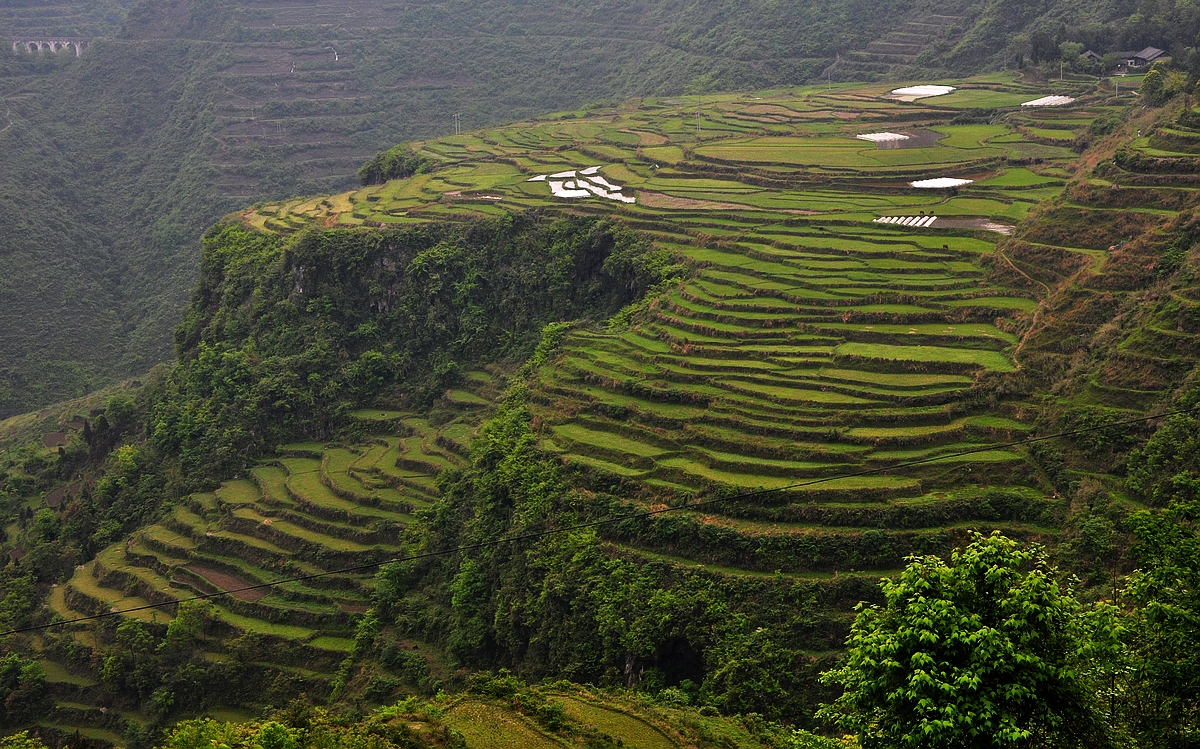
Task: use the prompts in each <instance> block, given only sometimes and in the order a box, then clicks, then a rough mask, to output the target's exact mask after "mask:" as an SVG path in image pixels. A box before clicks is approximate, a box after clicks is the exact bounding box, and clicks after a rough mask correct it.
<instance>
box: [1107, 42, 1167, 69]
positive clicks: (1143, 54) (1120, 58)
mask: <svg viewBox="0 0 1200 749" xmlns="http://www.w3.org/2000/svg"><path fill="white" fill-rule="evenodd" d="M1165 57H1167V53H1166V52H1164V51H1163V50H1161V49H1159V48H1158V47H1146V48H1145V49H1143V50H1141V51H1139V52H1134V51H1126V52H1118V53H1117V68H1118V69H1122V68H1144V67H1145V66H1147V65H1151V64H1153V63H1155V62H1158V61H1159V60H1162V59H1164V58H1165Z"/></svg>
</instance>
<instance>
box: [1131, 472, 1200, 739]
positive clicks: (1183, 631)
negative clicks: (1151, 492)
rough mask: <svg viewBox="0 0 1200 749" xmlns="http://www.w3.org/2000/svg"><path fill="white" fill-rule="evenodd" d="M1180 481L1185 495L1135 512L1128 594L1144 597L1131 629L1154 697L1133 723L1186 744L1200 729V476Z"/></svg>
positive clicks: (1145, 684) (1147, 691) (1144, 682)
mask: <svg viewBox="0 0 1200 749" xmlns="http://www.w3.org/2000/svg"><path fill="white" fill-rule="evenodd" d="M1177 482H1178V483H1179V484H1180V487H1179V489H1180V491H1179V499H1178V500H1176V501H1173V502H1171V503H1170V504H1168V505H1167V507H1166V508H1164V509H1163V510H1161V511H1159V512H1151V511H1143V512H1139V513H1136V514H1134V515H1132V516H1131V517H1130V519H1129V523H1130V526H1131V527H1132V528H1133V534H1134V546H1133V554H1134V556H1135V557H1136V559H1137V560H1138V569H1137V571H1136V572H1134V574H1133V575H1132V576H1131V577H1130V581H1129V587H1128V590H1127V593H1128V595H1129V597H1130V598H1131V599H1132V600H1133V601H1134V602H1136V603H1137V604H1138V608H1137V610H1136V612H1135V613H1134V622H1133V626H1132V627H1131V629H1132V631H1133V632H1134V633H1136V640H1135V642H1136V643H1137V645H1136V648H1137V651H1138V652H1137V655H1136V664H1137V668H1138V672H1139V673H1138V675H1137V676H1138V681H1140V682H1141V686H1142V688H1143V691H1142V694H1143V695H1148V697H1149V698H1148V699H1146V700H1143V701H1142V704H1143V705H1144V706H1145V707H1146V708H1147V709H1146V710H1143V711H1140V712H1139V714H1137V715H1135V716H1134V719H1135V725H1134V726H1133V728H1134V730H1135V732H1136V733H1138V734H1141V735H1151V736H1158V737H1162V739H1165V740H1166V743H1165V745H1173V746H1184V745H1189V744H1187V742H1186V740H1185V739H1186V738H1187V737H1194V736H1196V735H1197V734H1198V733H1200V646H1198V645H1197V643H1200V479H1196V478H1191V479H1190V481H1187V480H1185V479H1184V478H1183V477H1182V476H1180V477H1179V478H1178V479H1177ZM1185 484H1186V485H1185ZM1192 741H1193V742H1194V739H1192Z"/></svg>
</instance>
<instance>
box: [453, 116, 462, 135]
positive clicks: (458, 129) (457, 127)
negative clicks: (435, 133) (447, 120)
mask: <svg viewBox="0 0 1200 749" xmlns="http://www.w3.org/2000/svg"><path fill="white" fill-rule="evenodd" d="M461 117H462V115H461V114H458V113H455V114H454V134H455V135H459V134H460V133H462V123H461V121H460V118H461Z"/></svg>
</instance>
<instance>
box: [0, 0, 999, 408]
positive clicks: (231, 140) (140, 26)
mask: <svg viewBox="0 0 1200 749" xmlns="http://www.w3.org/2000/svg"><path fill="white" fill-rule="evenodd" d="M85 7H86V8H87V11H86V13H85V11H84V10H82V9H83V8H85ZM119 7H120V4H114V5H112V6H111V12H110V6H96V5H94V4H93V5H88V6H84V5H82V4H69V3H62V4H58V5H54V6H45V5H42V4H19V5H17V6H13V7H10V8H9V9H8V10H7V11H6V12H7V13H8V15H6V16H4V19H5V20H3V23H4V24H5V25H6V27H7V28H9V29H11V30H12V32H13V33H16V32H17V31H19V30H20V29H28V30H38V29H40V30H42V31H46V32H47V33H49V31H50V30H51V29H54V30H55V32H56V33H67V32H71V33H74V32H75V31H77V32H79V33H81V34H87V35H99V36H103V35H108V36H109V37H110V38H108V39H107V40H103V39H101V40H98V41H96V42H95V43H94V44H93V46H92V47H90V48H89V49H88V50H87V54H85V55H84V56H83V57H82V58H80V59H79V60H75V59H74V58H73V57H70V56H69V55H68V57H70V59H58V57H56V59H53V60H52V59H50V57H51V56H50V55H47V54H33V55H29V54H24V53H23V54H10V52H9V50H7V49H5V50H4V54H3V56H2V57H0V63H2V65H0V68H2V70H3V72H2V73H0V82H2V85H3V91H2V94H3V96H4V106H5V118H4V120H0V128H2V129H3V132H0V139H3V142H4V147H3V149H0V158H2V159H3V161H2V162H0V163H2V164H3V167H2V168H0V180H2V182H0V191H2V194H3V195H4V200H5V210H4V211H3V212H2V213H0V216H2V217H0V221H3V223H2V224H0V230H2V232H3V235H4V236H5V238H6V241H5V243H4V247H3V248H0V252H3V253H4V257H5V258H6V263H7V264H8V265H9V267H12V268H13V269H14V271H13V273H12V274H11V275H9V276H8V277H7V278H6V279H5V280H6V282H7V283H8V287H7V288H9V289H11V290H12V293H10V294H5V295H4V297H3V298H4V300H5V301H4V303H5V306H4V308H3V309H0V320H2V321H3V322H4V323H5V324H3V325H0V336H3V338H0V414H3V415H8V414H12V413H17V412H20V411H23V410H28V409H30V408H33V407H34V406H36V405H39V404H44V403H48V402H52V401H53V400H55V399H59V398H63V397H67V396H72V395H82V394H83V393H86V392H88V391H90V390H91V389H93V388H94V387H96V386H97V385H99V384H102V383H104V382H107V381H111V380H113V379H117V378H120V377H121V376H127V375H130V374H136V373H139V372H144V371H145V370H146V369H148V368H149V366H151V365H152V364H154V363H155V362H158V361H162V360H165V359H167V358H168V357H169V345H168V343H169V336H168V331H169V329H170V327H171V326H172V324H173V322H174V319H175V315H176V313H177V310H178V309H179V308H180V307H181V306H182V305H183V303H184V302H185V301H186V294H187V289H188V288H189V286H190V284H191V283H192V281H193V279H194V277H195V273H196V266H195V256H196V255H195V244H194V242H195V238H196V237H197V236H198V235H199V233H200V232H201V231H202V229H203V228H204V227H205V226H207V225H208V224H209V223H211V222H212V221H213V220H215V219H217V218H218V217H220V216H221V215H223V214H225V213H227V212H229V211H231V210H234V209H236V208H240V207H243V206H245V205H247V204H250V203H252V202H254V201H256V200H262V199H280V198H283V197H287V196H292V195H297V194H312V193H318V192H329V191H336V190H343V189H348V188H349V187H351V186H352V185H353V184H354V181H355V178H354V175H355V172H356V170H357V167H358V166H359V165H360V164H361V163H362V162H363V161H365V160H366V159H367V158H369V157H370V156H371V155H372V154H373V153H375V152H376V151H378V150H379V149H380V148H384V147H387V146H390V145H391V144H393V143H396V142H399V141H403V140H407V139H412V138H428V137H432V136H436V135H439V134H442V133H446V132H450V131H452V130H453V129H454V127H455V125H454V116H455V115H460V118H459V119H460V122H461V124H462V126H463V127H466V128H470V129H474V128H477V127H481V126H485V125H489V124H495V123H499V122H505V121H512V120H515V119H519V118H522V117H529V116H533V115H535V114H538V113H541V112H545V111H551V110H554V109H561V108H569V107H576V106H580V105H582V104H584V103H586V102H595V101H614V100H621V99H624V98H626V97H630V96H646V95H663V94H678V93H679V92H680V91H682V90H683V88H684V87H685V85H687V84H688V83H689V82H691V81H692V80H693V79H694V78H696V77H697V76H701V75H703V74H708V75H711V76H712V79H711V80H714V81H716V82H717V85H719V86H720V87H723V88H727V89H733V88H740V89H745V88H750V87H765V86H774V85H791V84H796V83H799V82H802V81H805V80H808V79H812V78H814V77H817V76H819V75H821V73H822V71H823V70H824V68H825V67H826V66H827V65H828V63H829V61H830V60H832V59H834V58H836V56H837V55H838V54H839V53H841V52H848V51H849V50H854V49H867V48H868V47H870V45H871V44H873V43H874V44H876V47H874V48H871V49H884V50H885V52H886V53H887V54H900V55H901V56H902V57H904V58H905V59H907V58H908V57H911V56H912V54H911V53H913V52H914V51H915V50H916V46H914V45H923V44H926V43H927V42H928V43H929V44H930V45H932V47H931V48H935V47H936V48H938V49H941V48H942V47H941V46H939V45H942V46H945V45H951V46H953V45H954V44H956V43H957V41H956V40H958V39H959V38H960V36H961V34H962V33H965V30H967V29H970V28H974V26H972V24H974V23H975V22H976V21H977V20H978V19H977V17H976V15H975V14H976V13H977V11H976V10H975V6H974V5H973V4H969V3H961V2H957V0H945V1H944V2H929V3H918V4H913V3H909V2H900V1H899V0H893V1H892V2H888V3H884V4H880V3H878V2H872V3H866V2H862V1H860V0H853V1H852V2H839V3H815V2H814V3H803V4H800V5H799V6H797V5H795V4H787V5H780V4H777V3H774V2H766V1H765V0H764V1H763V2H755V3H749V4H748V3H734V2H721V3H714V2H696V1H695V0H659V1H658V2H653V3H640V2H632V1H631V0H606V1H605V2H598V3H592V4H589V5H588V6H587V7H586V8H583V9H580V8H579V7H576V6H564V5H562V4H560V3H552V2H538V3H534V4H532V5H531V4H528V3H526V4H521V5H519V6H514V5H512V4H510V3H502V2H494V3H468V2H455V3H445V4H435V5H430V4H416V3H412V4H406V3H399V4H397V3H390V4H389V3H382V2H378V1H376V0H353V1H352V2H348V3H340V4H337V5H336V6H333V5H328V4H326V5H320V4H317V5H312V4H309V5H303V6H301V5H297V4H295V3H286V2H266V1H255V2H251V1H250V0H245V1H243V2H235V1H234V0H220V1H217V0H213V1H212V2H203V3H201V2H184V1H183V0H172V1H171V2H144V3H141V4H139V5H136V6H134V7H133V8H132V9H131V11H130V15H129V17H128V20H127V22H126V24H125V26H124V28H123V30H122V31H120V32H119V33H113V32H112V30H111V29H112V27H113V23H114V19H115V15H114V14H115V13H116V10H115V9H117V8H119ZM81 14H82V15H81ZM931 14H932V15H931ZM941 16H945V17H946V18H950V17H951V16H953V17H955V18H959V19H960V21H955V22H954V23H953V24H950V25H949V26H946V25H945V24H941V21H937V24H940V25H938V28H937V29H936V30H929V29H927V30H929V32H930V33H929V34H928V35H922V34H924V33H925V32H922V34H917V35H916V36H913V37H912V38H907V37H905V38H903V39H897V38H892V37H890V36H888V35H889V34H893V33H894V31H895V30H896V29H902V28H907V27H906V26H905V24H908V23H915V24H919V25H920V24H923V25H922V28H926V27H927V26H928V22H929V19H930V18H934V17H941ZM922 19H925V20H922ZM1006 28H1007V27H1006ZM903 33H907V32H903ZM914 33H915V32H914ZM885 37H886V39H885ZM983 38H984V39H990V38H991V37H990V36H988V35H987V34H984V35H983ZM881 39H882V40H883V41H878V40H881ZM887 39H891V41H887ZM879 44H883V45H885V47H886V49H885V48H881V47H879V46H878V45H879ZM897 44H899V45H900V46H898V47H897V46H896V45H897ZM989 44H990V42H989ZM887 45H891V46H887ZM905 45H907V46H905ZM987 49H988V50H991V47H990V46H989V47H987ZM872 54H874V53H872ZM881 54H882V53H881ZM987 54H991V52H988V53H987ZM848 59H849V58H843V67H837V66H835V70H837V71H838V72H837V73H836V75H835V76H834V77H835V78H836V77H839V76H842V75H843V74H845V75H850V74H851V72H852V69H851V68H849V67H845V66H846V65H849V62H848ZM964 59H965V58H964ZM986 59H988V58H987V55H986V54H983V55H982V56H980V57H978V59H976V58H971V60H970V61H968V62H964V63H962V64H963V65H968V64H969V65H971V66H975V65H983V64H990V63H985V62H981V61H983V60H986ZM950 64H951V63H936V61H935V62H934V63H927V62H925V61H924V58H922V61H921V62H920V67H919V68H917V69H918V70H920V71H921V72H922V74H923V75H927V74H934V73H935V71H944V69H945V68H946V66H947V65H950ZM955 64H957V63H955ZM909 69H911V67H910V68H909ZM853 70H854V74H855V75H858V74H860V73H863V72H868V71H866V70H865V69H861V70H860V69H857V68H855V69H853ZM897 70H898V69H891V68H889V71H890V73H889V74H895V73H896V72H897ZM883 72H884V71H882V69H880V70H875V71H874V73H873V74H883ZM6 125H7V127H6ZM34 216H37V218H36V219H34V218H33V217H34ZM46 310H53V311H54V313H55V314H53V315H50V314H47V313H46Z"/></svg>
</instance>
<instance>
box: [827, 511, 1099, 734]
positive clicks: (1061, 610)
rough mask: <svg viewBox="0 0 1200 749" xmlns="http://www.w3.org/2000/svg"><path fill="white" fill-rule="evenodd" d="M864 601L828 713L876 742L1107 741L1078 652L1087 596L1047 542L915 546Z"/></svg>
mask: <svg viewBox="0 0 1200 749" xmlns="http://www.w3.org/2000/svg"><path fill="white" fill-rule="evenodd" d="M882 588H883V593H884V596H885V599H886V602H885V604H884V606H883V607H882V608H881V607H877V606H871V607H861V606H860V609H859V614H858V617H857V619H856V620H855V622H854V626H853V627H852V629H851V632H850V638H849V640H848V641H847V649H848V653H847V656H846V660H845V662H844V664H843V666H842V667H841V668H839V669H837V670H834V671H829V672H827V673H825V674H824V675H823V677H822V678H823V680H824V681H825V682H826V683H831V684H840V685H842V686H843V687H844V689H845V691H844V692H843V694H842V696H841V697H840V698H839V699H838V700H837V701H835V702H834V703H833V704H830V705H826V706H824V707H823V708H822V710H821V712H820V713H819V715H820V716H822V717H824V718H826V719H829V720H832V721H833V722H834V723H836V724H837V725H839V726H840V727H841V728H843V729H845V730H849V731H852V732H854V733H856V734H858V737H859V741H860V742H861V744H862V746H863V747H864V748H865V749H871V747H887V748H888V749H896V748H899V747H905V748H908V747H912V748H914V749H915V748H918V747H920V748H921V749H925V748H930V749H932V748H934V747H946V748H947V749H949V748H950V747H954V749H961V748H966V747H989V748H992V747H996V748H999V747H1040V746H1076V745H1083V744H1091V745H1093V746H1103V745H1105V744H1106V743H1107V741H1106V739H1105V738H1104V731H1102V730H1100V729H1101V727H1100V725H1099V722H1098V721H1097V719H1096V717H1095V711H1094V708H1093V698H1092V697H1091V696H1090V695H1089V694H1088V693H1087V690H1085V688H1084V686H1083V684H1084V681H1083V678H1082V676H1081V674H1080V673H1079V672H1078V671H1077V670H1076V668H1075V659H1076V657H1077V655H1078V654H1080V653H1081V652H1084V651H1085V647H1084V644H1085V642H1084V639H1085V638H1084V637H1083V636H1082V634H1081V629H1080V627H1079V626H1078V618H1077V613H1078V608H1079V607H1078V604H1077V603H1076V602H1075V600H1074V598H1072V597H1071V595H1070V594H1069V593H1067V592H1064V591H1063V590H1062V589H1061V588H1060V587H1059V585H1058V583H1056V582H1055V580H1054V575H1053V571H1052V569H1051V567H1050V565H1049V563H1048V562H1047V561H1046V557H1045V555H1044V553H1043V551H1042V550H1041V549H1040V547H1032V548H1022V547H1020V546H1019V545H1018V544H1017V543H1016V542H1015V541H1012V540H1010V539H1008V538H1005V537H1004V536H1001V535H1000V534H999V533H993V534H992V535H991V536H986V537H985V536H982V535H979V534H975V538H974V541H973V542H972V543H971V544H970V545H969V546H967V547H966V548H965V549H962V550H958V551H955V552H954V553H953V554H952V555H951V557H950V562H949V563H946V561H945V560H942V559H940V558H938V557H934V556H927V557H911V558H910V560H909V564H908V566H907V568H906V569H905V570H904V572H902V573H901V574H900V576H899V578H898V579H896V580H884V581H883V582H882Z"/></svg>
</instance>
